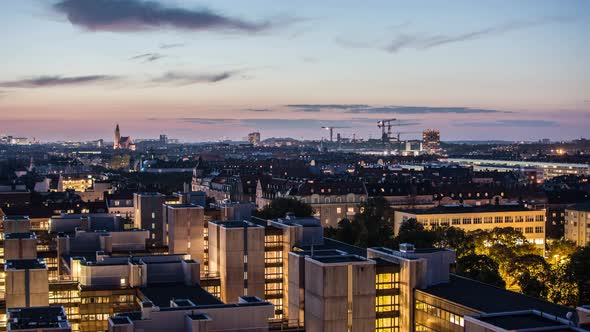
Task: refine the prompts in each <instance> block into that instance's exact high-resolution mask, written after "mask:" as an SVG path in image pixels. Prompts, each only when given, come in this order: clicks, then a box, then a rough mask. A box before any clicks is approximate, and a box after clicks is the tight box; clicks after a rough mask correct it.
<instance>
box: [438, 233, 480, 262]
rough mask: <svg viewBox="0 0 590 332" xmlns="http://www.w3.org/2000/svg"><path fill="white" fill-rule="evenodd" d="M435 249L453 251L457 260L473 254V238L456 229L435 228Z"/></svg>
mask: <svg viewBox="0 0 590 332" xmlns="http://www.w3.org/2000/svg"><path fill="white" fill-rule="evenodd" d="M433 231H434V233H435V235H436V241H435V242H434V246H435V247H437V248H447V249H452V250H455V252H456V253H457V258H458V259H459V258H462V257H464V256H468V255H473V254H475V244H474V242H473V236H472V235H471V234H469V233H467V232H465V231H464V230H462V229H460V228H457V227H437V228H435V229H434V230H433Z"/></svg>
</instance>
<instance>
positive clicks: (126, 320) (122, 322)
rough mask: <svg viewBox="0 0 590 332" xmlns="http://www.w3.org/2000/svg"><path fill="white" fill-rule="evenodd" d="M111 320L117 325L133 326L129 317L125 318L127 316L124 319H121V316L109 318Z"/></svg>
mask: <svg viewBox="0 0 590 332" xmlns="http://www.w3.org/2000/svg"><path fill="white" fill-rule="evenodd" d="M109 319H110V320H111V322H113V324H115V325H128V324H131V320H130V319H129V318H128V317H125V316H122V317H119V316H117V317H109Z"/></svg>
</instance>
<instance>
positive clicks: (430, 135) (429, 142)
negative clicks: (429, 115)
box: [422, 129, 440, 152]
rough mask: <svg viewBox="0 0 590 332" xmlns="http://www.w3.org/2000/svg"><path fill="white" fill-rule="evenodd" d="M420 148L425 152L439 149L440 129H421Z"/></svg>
mask: <svg viewBox="0 0 590 332" xmlns="http://www.w3.org/2000/svg"><path fill="white" fill-rule="evenodd" d="M422 149H423V150H424V151H426V152H436V151H438V150H439V149H440V131H438V130H435V129H426V130H424V131H422Z"/></svg>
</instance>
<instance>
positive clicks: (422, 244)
mask: <svg viewBox="0 0 590 332" xmlns="http://www.w3.org/2000/svg"><path fill="white" fill-rule="evenodd" d="M435 242H436V234H435V232H433V231H429V230H425V229H424V226H423V225H422V224H421V223H419V222H418V221H417V220H416V219H414V218H412V219H408V220H406V221H404V222H403V223H402V224H401V225H400V227H399V232H398V234H397V236H396V237H395V239H394V248H395V247H396V246H399V245H400V244H401V243H411V244H413V245H414V247H416V248H433V247H434V243H435Z"/></svg>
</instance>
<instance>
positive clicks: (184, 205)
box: [166, 203, 203, 209]
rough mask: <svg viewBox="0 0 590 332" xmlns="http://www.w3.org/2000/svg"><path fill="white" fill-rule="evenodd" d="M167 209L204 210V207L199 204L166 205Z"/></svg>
mask: <svg viewBox="0 0 590 332" xmlns="http://www.w3.org/2000/svg"><path fill="white" fill-rule="evenodd" d="M166 206H167V207H169V208H172V209H186V208H194V209H202V208H203V207H202V206H200V205H197V204H192V203H177V204H166Z"/></svg>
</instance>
